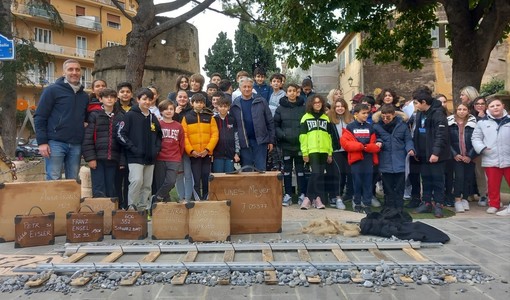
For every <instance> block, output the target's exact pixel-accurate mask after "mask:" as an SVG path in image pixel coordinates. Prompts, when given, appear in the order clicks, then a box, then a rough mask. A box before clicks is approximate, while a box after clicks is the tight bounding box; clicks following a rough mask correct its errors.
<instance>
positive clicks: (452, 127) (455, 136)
mask: <svg viewBox="0 0 510 300" xmlns="http://www.w3.org/2000/svg"><path fill="white" fill-rule="evenodd" d="M475 127H476V118H475V116H473V115H469V117H468V120H467V123H466V126H464V144H465V145H466V155H467V156H469V157H470V158H471V159H473V158H475V157H477V156H478V154H477V153H476V151H475V149H474V148H473V144H472V143H471V137H472V136H473V131H475ZM448 129H449V131H450V149H451V152H452V157H455V155H457V154H460V140H459V125H457V122H456V120H455V116H454V115H451V116H448Z"/></svg>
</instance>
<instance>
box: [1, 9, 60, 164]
mask: <svg viewBox="0 0 510 300" xmlns="http://www.w3.org/2000/svg"><path fill="white" fill-rule="evenodd" d="M12 4H13V0H2V1H1V4H0V5H1V6H0V33H1V34H3V35H4V36H5V37H7V38H8V39H14V40H15V53H16V58H15V59H14V60H11V61H3V62H0V78H1V80H0V91H2V93H0V108H1V112H0V114H1V118H0V119H1V121H0V122H1V123H2V141H3V145H4V150H5V152H6V154H7V155H9V156H11V157H12V156H14V151H15V149H16V100H17V93H16V87H17V85H18V84H23V83H31V82H30V81H29V79H28V78H27V77H26V73H27V72H28V71H29V70H33V69H39V70H42V71H44V70H45V69H46V66H47V65H48V63H49V62H50V61H51V60H52V56H50V55H48V54H45V53H42V52H39V50H37V48H35V46H34V44H33V42H32V41H30V40H27V39H24V38H20V37H18V36H17V34H16V33H15V32H14V33H13V32H12V28H13V26H12V23H13V14H12V12H11V5H12ZM27 5H28V6H33V7H36V8H38V9H42V10H44V11H46V12H47V14H48V19H49V20H51V21H50V23H51V24H52V26H53V27H54V28H56V29H61V28H62V24H63V22H62V19H61V17H60V15H59V13H58V11H57V10H56V9H55V7H53V6H52V5H51V3H50V2H49V0H31V1H28V2H27Z"/></svg>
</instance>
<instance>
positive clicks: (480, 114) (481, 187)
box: [470, 96, 488, 207]
mask: <svg viewBox="0 0 510 300" xmlns="http://www.w3.org/2000/svg"><path fill="white" fill-rule="evenodd" d="M470 111H471V114H472V115H473V116H475V118H476V121H477V122H478V121H480V120H481V119H483V118H485V116H486V115H487V114H486V111H487V100H486V99H485V97H483V96H478V97H476V98H475V100H473V102H472V103H471V109H470ZM474 161H475V177H476V187H477V190H478V194H479V195H480V198H479V199H478V206H482V207H485V206H487V201H488V199H487V178H486V177H485V172H484V170H483V168H482V159H481V157H480V156H477V157H476V158H475V159H474Z"/></svg>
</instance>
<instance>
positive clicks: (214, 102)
mask: <svg viewBox="0 0 510 300" xmlns="http://www.w3.org/2000/svg"><path fill="white" fill-rule="evenodd" d="M220 98H225V99H227V97H226V96H225V94H223V93H222V92H220V91H218V92H215V93H214V94H212V97H211V103H212V112H213V114H214V116H217V115H218V101H219V100H220ZM228 100H229V101H230V99H228ZM230 103H232V101H230ZM229 107H230V105H229Z"/></svg>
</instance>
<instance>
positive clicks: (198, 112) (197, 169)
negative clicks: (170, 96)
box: [182, 94, 218, 200]
mask: <svg viewBox="0 0 510 300" xmlns="http://www.w3.org/2000/svg"><path fill="white" fill-rule="evenodd" d="M205 101H206V99H205V97H204V96H203V95H202V94H195V95H193V97H191V105H192V106H193V110H190V111H189V112H188V113H186V115H184V118H183V119H182V127H183V128H184V137H185V149H186V153H187V154H188V155H189V156H190V162H191V172H192V173H193V178H194V179H195V184H194V189H195V192H196V193H197V194H198V197H199V199H201V200H205V199H207V197H208V194H209V175H210V173H211V155H212V153H213V151H214V147H216V144H217V143H218V126H217V125H216V120H215V119H214V117H213V115H212V113H210V112H209V111H208V110H204V108H205ZM200 184H202V189H200Z"/></svg>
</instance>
